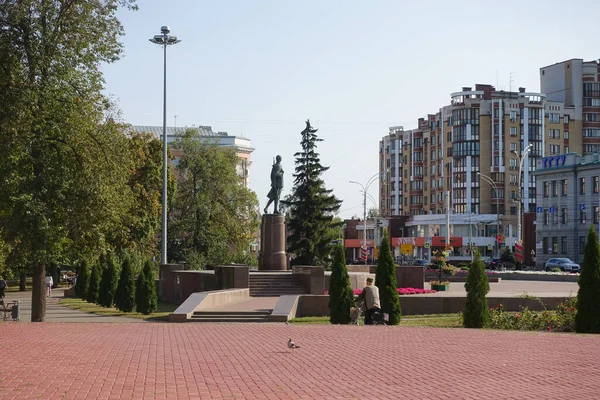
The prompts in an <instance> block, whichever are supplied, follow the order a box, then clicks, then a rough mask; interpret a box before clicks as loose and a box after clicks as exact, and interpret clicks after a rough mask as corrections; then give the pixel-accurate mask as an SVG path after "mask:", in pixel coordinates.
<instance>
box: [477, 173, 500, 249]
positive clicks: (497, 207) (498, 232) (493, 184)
mask: <svg viewBox="0 0 600 400" xmlns="http://www.w3.org/2000/svg"><path fill="white" fill-rule="evenodd" d="M477 175H479V176H480V177H481V178H482V179H483V180H484V181H486V182H487V183H489V184H490V185H491V186H492V188H494V191H495V192H496V236H498V235H500V206H499V205H498V197H499V196H498V187H497V186H496V183H495V182H494V181H493V180H492V178H490V177H489V176H486V175H483V174H482V173H480V172H478V173H477ZM494 242H496V258H500V243H498V238H497V237H496V238H495V240H494Z"/></svg>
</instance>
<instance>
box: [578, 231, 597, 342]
mask: <svg viewBox="0 0 600 400" xmlns="http://www.w3.org/2000/svg"><path fill="white" fill-rule="evenodd" d="M581 267H582V268H581V275H580V276H579V292H578V293H577V314H576V315H575V330H576V331H577V332H578V333H600V245H599V244H598V235H597V234H596V231H595V230H594V225H593V224H592V225H590V229H589V231H588V235H587V239H586V241H585V247H584V248H583V265H582V266H581Z"/></svg>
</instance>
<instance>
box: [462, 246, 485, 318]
mask: <svg viewBox="0 0 600 400" xmlns="http://www.w3.org/2000/svg"><path fill="white" fill-rule="evenodd" d="M465 290H466V291H467V300H466V303H465V309H464V311H463V325H464V327H465V328H485V327H486V326H487V324H488V322H489V318H490V311H489V307H488V299H487V297H486V296H487V294H488V292H489V291H490V282H489V279H488V277H487V274H486V273H485V266H484V265H483V261H482V260H481V256H480V255H479V252H478V251H476V252H475V260H474V261H473V263H472V264H471V267H470V268H469V275H468V276H467V282H466V283H465Z"/></svg>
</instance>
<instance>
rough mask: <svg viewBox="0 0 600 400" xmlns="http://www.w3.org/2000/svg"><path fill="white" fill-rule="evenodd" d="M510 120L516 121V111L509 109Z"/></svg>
mask: <svg viewBox="0 0 600 400" xmlns="http://www.w3.org/2000/svg"><path fill="white" fill-rule="evenodd" d="M510 120H511V121H516V120H517V112H516V111H511V112H510Z"/></svg>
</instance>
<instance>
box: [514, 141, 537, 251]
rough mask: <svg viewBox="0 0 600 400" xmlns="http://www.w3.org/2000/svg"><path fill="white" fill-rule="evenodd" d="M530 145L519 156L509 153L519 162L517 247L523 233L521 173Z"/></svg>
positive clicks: (515, 153)
mask: <svg viewBox="0 0 600 400" xmlns="http://www.w3.org/2000/svg"><path fill="white" fill-rule="evenodd" d="M531 148H532V145H531V144H530V145H528V146H527V147H525V149H524V150H523V152H522V153H521V155H519V153H517V152H516V151H515V150H513V151H511V153H513V154H514V155H515V156H517V160H518V162H519V176H518V183H517V186H518V188H519V192H518V193H519V196H518V197H519V198H518V199H517V240H518V241H519V245H521V246H522V245H523V231H522V229H521V221H522V219H521V201H522V200H523V194H522V193H521V173H522V172H523V162H524V161H525V159H526V156H527V153H529V152H530V151H531ZM525 172H527V171H525ZM525 189H526V190H529V188H525Z"/></svg>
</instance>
